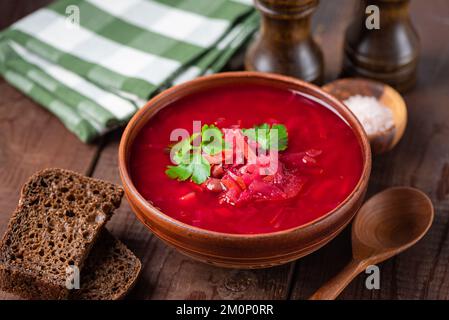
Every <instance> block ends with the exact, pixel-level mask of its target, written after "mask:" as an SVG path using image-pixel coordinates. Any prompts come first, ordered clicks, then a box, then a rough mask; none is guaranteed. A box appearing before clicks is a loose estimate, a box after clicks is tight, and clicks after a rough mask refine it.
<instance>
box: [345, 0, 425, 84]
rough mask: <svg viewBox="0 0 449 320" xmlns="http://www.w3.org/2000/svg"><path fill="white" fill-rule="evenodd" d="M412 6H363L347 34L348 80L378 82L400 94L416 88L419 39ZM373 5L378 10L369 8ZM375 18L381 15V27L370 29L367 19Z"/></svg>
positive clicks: (377, 2)
mask: <svg viewBox="0 0 449 320" xmlns="http://www.w3.org/2000/svg"><path fill="white" fill-rule="evenodd" d="M409 4H410V0H362V1H361V2H360V7H359V9H358V10H357V14H356V17H355V19H354V21H353V22H352V24H351V25H350V26H349V27H348V29H347V31H346V39H345V45H344V53H345V58H344V70H343V74H344V75H345V76H359V77H366V78H371V79H375V80H378V81H382V82H385V83H387V84H389V85H391V86H393V87H395V88H396V89H398V90H399V91H406V90H407V89H409V88H411V87H412V86H413V85H414V83H415V81H416V69H417V64H418V55H419V39H418V35H417V33H416V31H415V29H414V27H413V25H412V22H411V21H410V16H409ZM373 5H374V6H377V8H378V10H377V9H376V7H368V6H373ZM367 11H368V12H367ZM376 11H377V13H376ZM373 14H374V15H375V14H378V18H379V21H378V22H379V24H378V27H377V28H372V27H373V26H372V25H371V28H368V20H367V19H371V18H372V19H376V17H374V16H372V15H373Z"/></svg>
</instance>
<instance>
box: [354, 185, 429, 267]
mask: <svg viewBox="0 0 449 320" xmlns="http://www.w3.org/2000/svg"><path fill="white" fill-rule="evenodd" d="M432 221H433V206H432V202H431V201H430V199H429V198H428V197H427V195H425V194H424V193H423V192H422V191H419V190H417V189H414V188H408V187H395V188H390V189H387V190H385V191H383V192H380V193H378V194H376V195H375V196H373V197H372V198H371V199H369V200H368V201H367V202H366V203H365V204H364V205H363V206H362V208H361V209H360V210H359V212H358V214H357V216H356V218H355V220H354V222H353V225H352V252H353V256H354V259H356V260H368V261H367V263H369V264H375V263H378V262H380V261H383V260H385V259H388V258H390V257H392V256H394V255H396V254H398V253H400V252H402V251H404V250H405V249H407V248H409V247H411V246H412V245H414V244H415V243H416V242H417V241H418V240H419V239H421V238H422V237H423V236H424V234H426V232H427V230H429V228H430V225H431V224H432Z"/></svg>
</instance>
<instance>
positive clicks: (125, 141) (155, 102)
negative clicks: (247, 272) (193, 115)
mask: <svg viewBox="0 0 449 320" xmlns="http://www.w3.org/2000/svg"><path fill="white" fill-rule="evenodd" d="M229 83H242V84H243V83H256V84H264V85H270V86H274V87H278V88H284V89H293V90H297V91H299V92H302V93H305V94H308V95H311V96H314V97H316V98H318V99H320V100H321V101H322V102H324V103H326V104H328V105H329V106H331V107H332V108H334V110H335V111H336V112H337V113H339V114H340V115H341V116H342V117H343V118H344V119H345V120H346V121H347V122H348V123H349V124H350V125H351V127H352V128H353V130H354V132H355V134H356V136H357V139H358V141H359V143H360V146H361V149H362V153H363V160H364V164H363V172H362V176H361V178H360V180H359V182H358V184H357V186H356V187H355V189H354V190H353V191H352V193H351V194H350V195H349V196H348V197H347V198H346V199H345V200H344V201H343V202H342V203H341V204H340V205H339V206H338V207H337V208H335V209H334V210H332V211H330V212H328V213H327V214H325V215H323V216H322V217H320V218H318V219H316V220H314V221H311V222H309V223H307V224H305V225H301V226H299V227H295V228H292V229H288V230H284V231H279V232H273V233H264V234H254V235H240V234H227V233H220V232H214V231H209V230H205V229H201V228H197V227H193V226H191V225H188V224H185V223H183V222H180V221H178V220H176V219H173V218H171V217H169V216H168V215H165V214H164V213H163V212H161V211H160V210H159V209H157V208H155V207H154V206H153V205H152V204H151V203H150V202H149V201H147V200H145V199H144V198H143V197H142V196H141V195H140V194H139V192H138V191H137V189H136V187H135V186H134V184H133V181H132V179H131V176H130V173H129V170H128V168H129V157H130V149H131V148H130V147H131V145H132V143H133V141H134V139H135V137H136V135H137V134H138V133H139V130H140V129H141V128H142V127H143V125H144V124H145V123H147V121H148V120H149V119H150V118H151V117H153V116H154V115H155V114H156V113H157V112H158V111H159V110H161V109H162V108H164V107H166V106H167V105H170V104H171V103H172V102H173V101H175V100H177V99H180V98H182V97H184V96H186V95H190V94H192V93H194V92H198V91H203V90H208V89H210V88H213V87H217V86H222V85H226V84H229ZM119 170H120V176H121V179H122V182H123V186H124V188H125V193H126V196H127V198H128V201H129V204H130V205H131V208H132V209H133V211H134V212H135V214H136V215H137V217H138V218H139V220H140V221H141V222H142V223H143V224H145V226H147V227H148V229H149V230H151V231H152V232H153V233H154V234H155V235H156V236H158V237H159V238H161V239H162V240H163V241H165V242H166V243H167V244H169V245H171V246H173V247H175V248H176V249H178V250H179V251H180V252H182V253H184V254H186V255H188V256H190V257H192V258H195V259H197V260H200V261H203V262H206V263H209V264H213V265H218V266H223V267H230V268H266V267H271V266H275V265H279V264H283V263H287V262H289V261H292V260H295V259H298V258H300V257H303V256H305V255H307V254H309V253H311V252H313V251H315V250H317V249H319V248H321V247H322V246H324V245H325V244H326V243H328V242H329V241H330V240H332V239H333V238H334V237H335V236H336V235H337V234H338V233H340V232H341V231H342V230H343V228H344V227H345V226H346V225H347V224H348V223H349V222H350V221H351V219H352V218H353V217H354V215H355V214H356V212H357V211H358V209H359V207H360V205H361V204H362V201H363V198H364V195H365V191H366V188H367V184H368V179H369V174H370V171H371V150H370V145H369V142H368V139H367V137H366V135H365V133H364V131H363V129H362V127H361V125H360V123H359V122H358V121H357V120H356V118H355V117H354V116H353V114H352V113H351V112H350V111H349V110H348V109H347V107H346V106H345V105H344V104H343V103H341V102H340V101H339V100H337V99H336V98H334V97H333V96H331V95H329V94H327V93H326V92H324V91H323V90H321V89H320V88H319V87H317V86H314V85H312V84H309V83H306V82H303V81H300V80H297V79H293V78H289V77H284V76H280V75H273V74H266V73H256V72H230V73H221V74H215V75H211V76H207V77H202V78H198V79H195V80H193V81H190V82H187V83H184V84H181V85H178V86H175V87H173V88H171V89H168V90H166V91H164V92H162V93H161V94H159V95H158V96H156V97H154V98H153V99H151V100H150V101H149V102H148V103H147V104H146V105H145V106H144V107H143V108H142V109H141V110H140V111H139V112H138V113H137V114H136V115H135V116H134V117H133V118H132V119H131V121H130V122H129V124H128V126H127V127H126V130H125V132H124V134H123V136H122V139H121V143H120V150H119Z"/></svg>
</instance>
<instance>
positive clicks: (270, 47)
mask: <svg viewBox="0 0 449 320" xmlns="http://www.w3.org/2000/svg"><path fill="white" fill-rule="evenodd" d="M255 4H256V8H257V9H258V10H259V11H260V12H261V14H262V23H261V27H260V31H259V35H258V36H257V38H256V39H255V41H254V42H253V43H252V44H251V46H250V47H249V49H248V51H247V54H246V59H245V66H246V69H247V70H249V71H262V72H273V73H280V74H284V75H289V76H293V77H296V78H300V79H303V80H305V81H309V82H314V83H316V84H321V82H322V80H323V69H324V68H323V54H322V52H321V50H320V48H319V47H318V45H317V44H316V43H315V41H314V40H313V38H312V36H311V34H310V18H311V15H312V13H313V11H315V8H316V7H317V5H318V0H255Z"/></svg>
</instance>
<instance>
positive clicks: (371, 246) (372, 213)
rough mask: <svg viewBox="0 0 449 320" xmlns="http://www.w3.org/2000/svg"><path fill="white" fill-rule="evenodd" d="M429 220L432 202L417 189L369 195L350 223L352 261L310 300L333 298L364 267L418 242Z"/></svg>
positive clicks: (395, 190) (426, 228)
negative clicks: (369, 197)
mask: <svg viewBox="0 0 449 320" xmlns="http://www.w3.org/2000/svg"><path fill="white" fill-rule="evenodd" d="M433 217H434V209H433V205H432V202H431V201H430V199H429V198H428V197H427V195H426V194H424V193H423V192H421V191H419V190H417V189H414V188H409V187H395V188H390V189H387V190H385V191H383V192H380V193H378V194H376V195H375V196H373V197H372V198H371V199H369V200H368V201H367V202H366V203H365V204H364V205H363V206H362V208H361V209H360V210H359V212H358V213H357V216H356V218H355V220H354V222H353V224H352V237H351V238H352V260H351V261H350V262H349V264H348V265H347V266H346V267H345V268H344V269H343V270H342V271H341V272H340V273H339V274H338V275H337V276H335V277H334V278H333V279H331V280H330V281H329V282H327V283H326V284H325V285H324V286H322V287H321V288H320V289H319V290H318V291H317V292H315V293H314V294H313V295H312V297H310V300H331V299H335V298H336V297H337V296H338V295H339V294H340V293H341V292H342V291H343V289H344V288H345V287H346V286H347V285H348V284H349V283H350V282H351V281H352V279H354V278H355V277H356V276H357V275H358V274H359V273H360V272H362V271H363V270H365V269H366V267H368V266H369V265H373V264H378V263H380V262H382V261H384V260H386V259H389V258H391V257H393V256H395V255H397V254H399V253H401V252H403V251H404V250H406V249H408V248H410V247H411V246H412V245H414V244H415V243H416V242H418V241H419V240H420V239H421V238H422V237H423V236H424V235H425V234H426V232H427V231H428V230H429V228H430V226H431V225H432V222H433Z"/></svg>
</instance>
